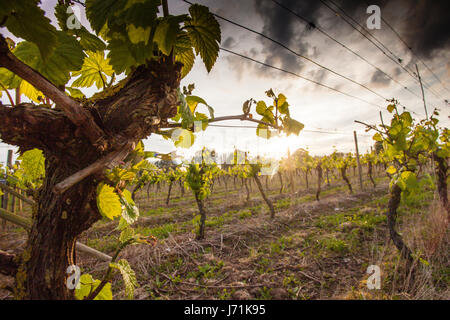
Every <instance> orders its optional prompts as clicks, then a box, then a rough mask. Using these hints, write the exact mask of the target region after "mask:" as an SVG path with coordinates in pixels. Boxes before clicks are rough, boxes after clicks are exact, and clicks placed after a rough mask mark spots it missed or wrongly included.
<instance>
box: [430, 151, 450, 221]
mask: <svg viewBox="0 0 450 320" xmlns="http://www.w3.org/2000/svg"><path fill="white" fill-rule="evenodd" d="M433 158H434V161H435V162H436V176H437V189H438V193H439V198H440V200H441V203H442V206H443V207H444V209H445V210H446V211H447V220H448V221H450V204H449V202H448V193H447V177H448V175H447V170H448V164H447V159H444V158H441V157H438V156H437V155H436V154H434V155H433Z"/></svg>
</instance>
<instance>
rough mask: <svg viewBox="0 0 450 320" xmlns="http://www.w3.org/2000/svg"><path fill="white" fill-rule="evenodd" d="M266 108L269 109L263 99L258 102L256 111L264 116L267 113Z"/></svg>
mask: <svg viewBox="0 0 450 320" xmlns="http://www.w3.org/2000/svg"><path fill="white" fill-rule="evenodd" d="M266 110H267V105H266V103H265V102H264V101H262V100H261V101H258V103H257V104H256V113H257V114H260V115H262V116H264V114H265V113H266Z"/></svg>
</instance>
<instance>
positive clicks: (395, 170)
mask: <svg viewBox="0 0 450 320" xmlns="http://www.w3.org/2000/svg"><path fill="white" fill-rule="evenodd" d="M386 172H387V173H389V174H391V175H392V174H394V173H396V172H397V169H396V168H395V167H394V166H389V168H387V169H386Z"/></svg>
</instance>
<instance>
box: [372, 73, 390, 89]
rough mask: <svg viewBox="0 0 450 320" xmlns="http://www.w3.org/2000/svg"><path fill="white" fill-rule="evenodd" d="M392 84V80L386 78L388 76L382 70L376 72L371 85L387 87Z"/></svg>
mask: <svg viewBox="0 0 450 320" xmlns="http://www.w3.org/2000/svg"><path fill="white" fill-rule="evenodd" d="M390 82H391V79H389V78H388V77H386V75H385V74H384V73H383V72H381V71H380V70H377V71H375V73H374V74H373V76H372V79H370V83H372V84H375V85H380V86H387V85H389V83H390Z"/></svg>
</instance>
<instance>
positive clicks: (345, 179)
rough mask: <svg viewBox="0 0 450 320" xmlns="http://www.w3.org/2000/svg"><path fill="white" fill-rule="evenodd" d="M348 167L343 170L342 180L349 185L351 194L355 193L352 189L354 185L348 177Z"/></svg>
mask: <svg viewBox="0 0 450 320" xmlns="http://www.w3.org/2000/svg"><path fill="white" fill-rule="evenodd" d="M346 169H347V168H346V167H343V168H341V176H342V179H343V180H344V181H345V183H346V184H347V187H348V190H349V191H350V193H353V189H352V185H351V183H350V180H348V178H347V175H346V173H345V172H346Z"/></svg>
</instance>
